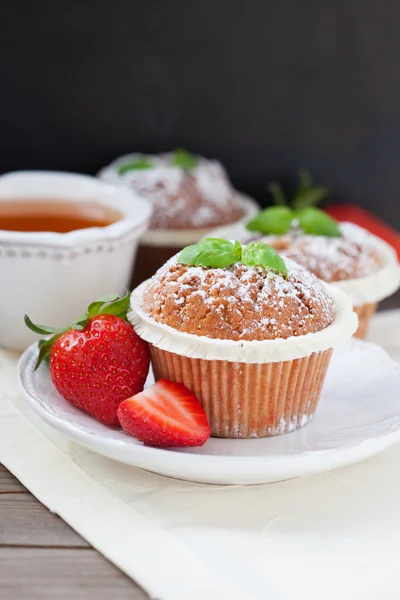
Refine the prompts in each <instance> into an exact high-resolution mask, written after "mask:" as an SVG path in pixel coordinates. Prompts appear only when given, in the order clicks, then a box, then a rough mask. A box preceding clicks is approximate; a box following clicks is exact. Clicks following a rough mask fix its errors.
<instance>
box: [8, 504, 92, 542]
mask: <svg viewBox="0 0 400 600" xmlns="http://www.w3.org/2000/svg"><path fill="white" fill-rule="evenodd" d="M2 545H12V546H67V547H68V546H72V547H81V548H87V547H89V544H88V543H87V542H86V541H85V540H84V539H83V538H81V537H80V535H78V534H77V533H76V532H75V531H74V530H73V529H71V527H69V525H67V524H66V523H65V522H64V521H63V520H62V519H60V517H58V516H57V515H54V514H53V513H51V512H50V511H49V510H47V508H46V507H45V506H43V504H41V503H40V502H39V501H38V500H36V498H34V497H33V496H32V495H31V494H17V493H15V494H1V495H0V546H2Z"/></svg>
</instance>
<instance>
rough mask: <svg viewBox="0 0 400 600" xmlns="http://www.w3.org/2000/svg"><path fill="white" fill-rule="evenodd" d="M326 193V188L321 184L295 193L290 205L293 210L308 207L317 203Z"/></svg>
mask: <svg viewBox="0 0 400 600" xmlns="http://www.w3.org/2000/svg"><path fill="white" fill-rule="evenodd" d="M327 195H328V188H326V187H324V186H323V185H321V186H318V187H313V188H310V189H308V190H305V191H304V192H302V193H301V194H296V195H295V196H294V197H293V200H292V206H293V208H294V209H295V210H300V209H301V208H308V207H311V206H315V205H316V204H319V202H321V200H323V199H324V198H325V197H326V196H327Z"/></svg>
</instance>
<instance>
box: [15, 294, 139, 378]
mask: <svg viewBox="0 0 400 600" xmlns="http://www.w3.org/2000/svg"><path fill="white" fill-rule="evenodd" d="M129 302H130V293H129V292H126V294H125V295H124V296H123V297H122V298H121V297H120V296H117V295H116V294H111V295H108V296H103V297H102V298H99V299H98V300H96V301H95V302H92V303H91V304H90V305H89V307H88V310H87V311H86V313H85V314H84V315H82V316H80V317H78V318H77V319H76V320H75V321H73V322H72V323H71V324H70V325H67V326H66V327H62V328H54V327H48V326H46V325H36V324H35V323H33V322H32V321H31V319H30V318H29V317H28V315H25V317H24V321H25V325H26V326H27V327H28V328H29V329H30V330H31V331H34V332H35V333H39V334H41V335H52V337H51V338H50V339H46V340H41V341H40V342H39V347H40V351H39V356H38V360H37V364H36V367H35V369H37V368H38V367H39V365H40V363H41V362H42V361H43V359H44V358H47V357H48V356H49V355H50V352H51V349H52V347H53V344H54V342H56V341H57V339H58V338H59V337H60V336H61V335H62V334H64V333H66V332H67V331H82V330H83V329H85V327H86V326H87V324H88V322H89V320H90V319H91V318H93V317H95V316H97V315H104V314H109V315H115V316H117V317H121V318H122V319H126V313H127V310H128V308H129Z"/></svg>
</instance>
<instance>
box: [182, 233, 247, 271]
mask: <svg viewBox="0 0 400 600" xmlns="http://www.w3.org/2000/svg"><path fill="white" fill-rule="evenodd" d="M239 254H241V247H240V252H239V242H235V243H232V242H230V241H229V240H224V239H222V238H206V239H205V240H203V241H201V242H199V243H198V244H193V245H192V246H187V247H186V248H184V249H183V250H182V252H181V253H180V254H179V256H178V263H181V264H184V265H193V266H195V267H212V268H214V269H223V268H225V267H230V266H231V265H233V264H235V263H237V262H239V260H240V257H239Z"/></svg>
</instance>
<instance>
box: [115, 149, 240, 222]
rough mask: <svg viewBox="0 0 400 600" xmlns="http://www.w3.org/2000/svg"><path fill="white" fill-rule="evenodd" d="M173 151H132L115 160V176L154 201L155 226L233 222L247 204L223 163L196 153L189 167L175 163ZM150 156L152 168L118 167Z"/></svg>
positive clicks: (238, 217) (153, 217)
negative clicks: (151, 153) (237, 193)
mask: <svg viewBox="0 0 400 600" xmlns="http://www.w3.org/2000/svg"><path fill="white" fill-rule="evenodd" d="M172 157H173V155H172V154H160V155H155V156H148V155H143V154H131V155H129V156H125V157H122V158H120V159H118V160H117V161H115V163H113V165H112V166H113V168H114V171H115V176H116V177H117V178H118V180H119V181H120V182H121V183H124V184H127V185H129V187H131V188H132V189H134V190H135V191H136V192H137V193H138V194H139V195H141V196H143V197H144V198H146V199H148V200H149V201H151V202H152V204H153V216H152V219H151V222H150V228H151V229H202V228H207V227H216V226H218V225H221V224H226V223H232V222H233V221H236V220H238V219H240V218H241V217H242V216H243V214H244V213H243V208H242V207H241V206H239V205H238V204H237V202H236V200H235V193H234V190H233V188H232V186H231V184H230V181H229V179H228V178H227V175H226V173H225V170H224V168H223V167H222V165H221V164H220V163H219V162H218V161H216V160H207V159H205V158H201V157H196V159H197V165H196V166H195V167H193V168H190V169H188V170H184V169H182V168H181V167H179V166H174V165H171V164H170V163H171V159H172ZM137 160H147V161H149V162H150V163H151V165H152V166H151V168H147V169H132V170H127V171H125V172H124V173H122V174H119V173H118V171H119V169H120V168H121V167H123V166H124V165H127V164H129V162H133V161H137Z"/></svg>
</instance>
